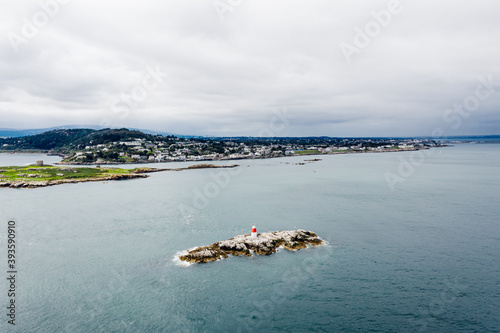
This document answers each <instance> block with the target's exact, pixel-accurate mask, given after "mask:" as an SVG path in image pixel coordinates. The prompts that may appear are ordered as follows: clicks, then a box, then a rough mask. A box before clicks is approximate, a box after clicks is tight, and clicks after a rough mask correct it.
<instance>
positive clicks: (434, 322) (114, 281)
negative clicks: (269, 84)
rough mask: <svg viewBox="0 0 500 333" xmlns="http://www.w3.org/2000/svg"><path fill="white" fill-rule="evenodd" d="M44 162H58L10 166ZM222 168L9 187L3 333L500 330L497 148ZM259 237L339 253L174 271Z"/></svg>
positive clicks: (4, 202) (0, 260) (1, 246)
mask: <svg viewBox="0 0 500 333" xmlns="http://www.w3.org/2000/svg"><path fill="white" fill-rule="evenodd" d="M430 152H432V153H430ZM312 158H320V159H321V161H314V162H313V161H305V160H310V159H312ZM39 159H43V160H44V161H46V162H55V161H57V158H56V157H51V158H50V161H49V158H48V157H47V156H37V155H17V156H16V155H10V154H1V155H0V165H24V164H26V163H33V162H34V161H35V160H39ZM216 163H217V164H232V163H237V164H239V165H240V166H239V167H238V168H236V169H203V170H189V171H179V172H161V173H154V174H150V177H149V178H146V179H135V180H127V181H114V182H90V183H79V184H66V185H58V186H51V187H45V188H37V189H9V188H1V189H0V205H1V210H0V218H1V229H0V269H1V275H0V276H3V275H6V277H7V274H6V271H7V270H8V268H7V248H6V241H7V222H8V221H9V220H12V221H15V223H16V228H17V234H16V242H17V258H16V260H17V262H16V264H17V280H16V297H15V299H16V300H15V301H16V321H15V323H16V325H15V327H13V326H12V325H10V324H8V323H7V320H8V317H7V315H6V314H7V309H6V307H7V306H8V303H7V302H8V299H9V298H8V297H7V291H8V289H9V285H8V281H7V280H6V279H5V278H2V281H3V282H2V283H0V288H1V291H0V302H1V307H2V308H3V309H4V310H3V311H2V313H4V314H2V318H3V319H1V320H0V331H2V332H47V333H49V332H50V333H52V332H418V331H422V332H498V331H499V330H500V323H499V319H498V318H500V288H499V286H500V265H499V264H498V260H499V255H500V226H499V224H500V223H499V221H500V219H499V218H498V217H499V215H500V207H499V204H498V199H499V194H500V177H499V174H500V145H498V144H488V145H487V144H484V145H480V144H477V145H471V144H463V145H457V146H454V147H446V148H434V149H432V150H431V151H426V152H425V154H423V155H415V153H412V152H401V153H379V154H345V155H328V156H314V157H290V158H276V159H266V160H240V161H236V162H233V161H225V162H216ZM302 163H305V164H302ZM186 165H189V163H187V164H186V163H184V164H183V163H175V164H154V165H149V166H153V167H179V166H186ZM126 167H132V166H130V165H128V166H126ZM253 224H255V225H256V226H257V229H258V231H259V232H265V231H273V230H294V229H306V230H311V231H314V232H316V233H317V234H318V235H319V236H320V237H322V238H323V239H324V240H325V241H327V245H326V246H321V247H313V248H308V249H304V250H301V251H297V252H293V253H292V252H288V251H286V250H280V251H279V253H277V254H274V255H272V256H254V257H229V258H227V259H224V260H222V261H219V262H214V263H209V264H202V265H200V264H195V265H182V264H181V263H180V262H179V261H178V260H175V258H176V256H178V254H179V253H180V252H181V251H184V250H187V249H189V248H192V247H195V246H202V245H209V244H211V243H213V242H216V241H218V240H223V239H228V238H230V237H232V236H235V235H238V234H243V233H249V232H250V228H251V226H252V225H253Z"/></svg>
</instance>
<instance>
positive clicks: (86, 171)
mask: <svg viewBox="0 0 500 333" xmlns="http://www.w3.org/2000/svg"><path fill="white" fill-rule="evenodd" d="M134 170H135V169H119V168H73V167H71V168H70V167H56V166H6V167H0V182H5V181H9V182H12V181H32V180H36V181H47V180H49V181H50V180H60V179H83V178H104V177H108V176H110V175H112V174H117V175H123V174H130V173H132V171H134Z"/></svg>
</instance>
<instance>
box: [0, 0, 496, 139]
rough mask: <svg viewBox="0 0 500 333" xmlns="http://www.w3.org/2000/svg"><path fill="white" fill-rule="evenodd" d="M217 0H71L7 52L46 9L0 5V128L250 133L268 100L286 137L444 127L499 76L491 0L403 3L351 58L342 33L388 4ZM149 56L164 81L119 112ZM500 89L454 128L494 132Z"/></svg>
mask: <svg viewBox="0 0 500 333" xmlns="http://www.w3.org/2000/svg"><path fill="white" fill-rule="evenodd" d="M47 1H48V0H45V1H44V2H47ZM54 1H55V0H54ZM221 1H223V0H221ZM213 3H214V2H213V1H203V2H198V3H190V2H185V1H168V2H164V1H153V0H151V1H145V2H141V3H127V2H123V1H122V2H119V1H106V2H102V1H101V2H98V1H95V0H90V1H85V2H77V1H70V2H69V3H68V4H67V5H61V6H60V8H59V12H58V13H57V15H55V16H54V17H53V18H51V19H50V21H49V23H48V24H47V25H46V26H45V27H43V28H41V29H40V31H39V33H38V34H37V35H36V36H35V37H33V38H32V39H29V41H28V43H27V44H22V45H20V46H19V52H18V53H15V52H14V51H13V49H12V47H11V45H10V43H9V41H8V39H7V36H8V34H9V33H12V32H16V33H19V32H20V31H21V28H22V19H23V18H24V17H26V18H28V19H30V18H31V17H32V15H33V14H34V13H36V12H37V11H39V10H40V7H39V5H38V4H26V3H20V4H19V3H15V2H9V4H8V5H6V6H5V8H4V12H3V13H2V14H0V19H2V22H4V23H3V26H1V27H0V34H1V35H3V36H4V37H5V38H3V40H2V41H0V117H1V119H2V124H1V125H2V126H1V127H28V126H29V124H31V123H35V124H37V127H40V125H43V126H55V125H62V124H68V123H82V124H86V123H92V122H93V123H97V124H98V123H99V122H101V121H103V120H104V119H106V120H107V121H109V122H110V123H111V124H112V125H114V126H128V127H142V128H151V129H157V130H164V131H169V132H175V133H187V134H205V135H255V133H256V132H257V133H258V132H259V131H260V130H261V129H262V128H266V126H268V124H269V121H270V120H269V119H270V117H272V110H273V108H275V107H287V108H288V110H290V112H291V113H293V114H294V115H296V117H295V118H294V119H293V120H291V121H290V123H289V124H288V126H287V128H286V129H284V130H283V131H282V132H280V133H279V134H280V135H331V136H336V135H342V136H367V135H380V136H386V135H403V136H404V135H418V134H420V135H428V134H430V132H431V131H432V129H433V127H436V126H447V125H449V124H447V123H444V124H443V122H444V120H443V113H444V112H445V111H446V110H447V109H448V108H450V107H452V105H453V104H454V103H460V102H462V101H463V100H464V98H466V97H467V96H469V95H470V94H473V93H474V89H475V88H476V86H477V84H478V77H479V76H480V75H482V76H486V75H488V74H493V75H494V77H495V78H496V80H498V81H500V65H499V63H498V56H499V54H500V52H499V51H500V45H499V44H498V43H497V37H498V35H499V32H500V22H499V21H498V19H497V16H496V15H495V14H496V13H498V11H499V9H500V4H499V3H497V2H495V1H493V0H478V1H475V2H473V3H472V2H468V1H462V0H461V1H440V2H439V3H436V2H431V1H429V0H426V1H419V2H415V1H404V0H401V1H400V3H401V5H402V7H403V12H402V13H401V14H399V15H396V16H393V17H392V19H391V23H390V24H389V25H388V26H387V27H385V28H383V29H382V30H381V32H380V34H379V35H378V36H377V37H375V38H373V39H372V41H371V43H370V45H369V46H368V47H366V48H363V49H362V50H361V52H360V53H359V54H354V55H353V59H352V60H353V61H352V63H350V64H348V63H347V61H346V59H345V58H344V56H343V54H342V52H341V50H340V47H339V45H340V43H342V42H346V43H353V38H354V36H355V34H356V32H355V28H357V27H359V28H360V29H364V26H365V24H366V23H367V22H369V21H370V20H373V17H372V14H371V13H372V12H373V11H375V12H379V11H381V10H384V9H386V8H387V6H388V3H389V1H379V0H377V1H368V0H364V1H356V2H352V1H347V0H342V1H326V0H324V1H315V2H314V3H310V2H305V1H298V0H292V1H288V0H287V1H284V0H282V1H273V2H269V1H263V0H252V1H250V0H243V1H241V4H240V5H238V6H236V7H235V8H234V10H233V11H230V12H227V13H226V19H225V20H224V21H221V20H220V19H219V17H218V15H217V12H216V11H215V10H214V7H213ZM148 66H149V67H155V66H158V68H160V69H161V71H162V72H164V73H165V77H164V80H163V82H162V83H161V84H159V85H158V86H157V87H156V88H155V89H151V90H150V91H148V94H147V97H146V98H145V99H144V100H141V101H140V102H138V103H136V104H137V105H135V106H134V107H133V108H131V109H130V110H129V112H127V114H126V115H124V114H120V113H117V112H116V109H113V105H114V104H113V103H116V101H117V100H119V99H120V98H122V96H124V95H129V94H130V93H131V91H133V89H134V88H135V87H137V86H140V85H141V84H142V82H143V79H144V76H145V75H146V74H147V70H146V68H147V67H148ZM497 90H500V86H498V87H497ZM499 96H500V95H499V94H498V93H496V94H494V95H492V96H491V97H489V99H488V100H486V101H482V102H481V105H480V106H479V107H478V109H477V110H476V111H475V112H474V114H472V115H471V116H470V117H468V118H467V119H464V120H463V125H462V126H461V127H460V128H459V129H457V130H454V131H453V133H450V135H452V134H453V135H459V134H462V133H464V134H471V131H473V132H474V133H477V134H498V127H495V126H492V125H491V124H497V123H496V121H498V106H499V104H500V97H499ZM23 119H24V120H23ZM488 120H491V121H488Z"/></svg>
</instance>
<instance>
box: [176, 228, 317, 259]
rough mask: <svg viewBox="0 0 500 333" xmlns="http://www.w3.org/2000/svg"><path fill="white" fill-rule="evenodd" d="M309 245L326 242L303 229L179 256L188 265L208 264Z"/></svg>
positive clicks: (240, 238)
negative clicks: (234, 257) (232, 257)
mask: <svg viewBox="0 0 500 333" xmlns="http://www.w3.org/2000/svg"><path fill="white" fill-rule="evenodd" d="M308 244H310V245H312V246H318V245H323V244H324V241H323V240H321V239H320V238H319V237H318V235H316V234H315V233H314V232H312V231H307V230H302V229H299V230H290V231H274V232H265V233H258V234H257V237H252V236H251V234H245V235H238V236H235V237H233V238H231V239H228V240H224V241H219V242H216V243H213V244H212V245H209V246H202V247H197V248H195V249H193V250H188V251H187V254H183V255H181V256H179V259H180V260H181V261H185V262H188V263H207V262H210V261H217V260H219V259H223V258H227V257H228V256H229V255H230V254H231V255H234V256H248V257H251V256H252V253H255V254H257V255H271V254H273V253H275V252H276V251H277V249H278V248H279V247H283V248H285V249H287V250H288V251H297V250H300V249H304V248H306V247H307V245H308Z"/></svg>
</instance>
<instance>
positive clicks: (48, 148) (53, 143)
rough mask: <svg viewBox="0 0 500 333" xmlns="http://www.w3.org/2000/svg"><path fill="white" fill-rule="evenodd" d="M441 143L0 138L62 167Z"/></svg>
mask: <svg viewBox="0 0 500 333" xmlns="http://www.w3.org/2000/svg"><path fill="white" fill-rule="evenodd" d="M441 145H442V144H441V143H439V142H436V141H434V140H430V139H410V138H407V139H401V138H331V137H296V138H293V137H290V138H283V137H261V138H256V137H214V138H208V137H192V138H186V137H176V136H173V135H169V136H162V135H152V134H145V133H143V132H141V131H130V130H128V129H104V130H91V129H69V130H68V129H58V130H54V131H49V132H45V133H42V134H37V135H32V136H26V137H20V138H5V139H0V147H1V150H2V151H3V152H21V151H22V152H27V151H31V152H44V153H48V154H57V155H60V156H62V157H63V161H62V162H61V163H65V164H118V163H120V164H122V163H152V162H178V161H218V160H239V159H258V158H275V157H284V156H301V155H302V156H304V155H322V154H346V153H369V152H394V151H406V150H420V149H428V148H430V147H435V146H441Z"/></svg>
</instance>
